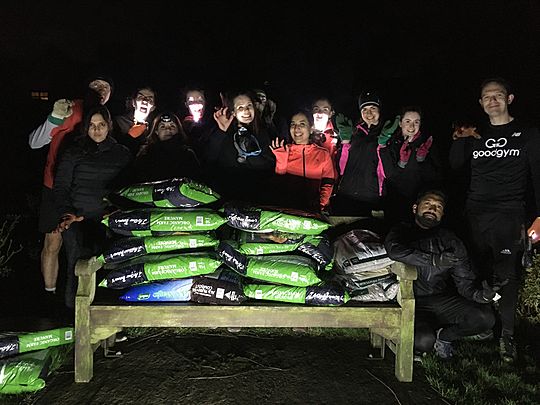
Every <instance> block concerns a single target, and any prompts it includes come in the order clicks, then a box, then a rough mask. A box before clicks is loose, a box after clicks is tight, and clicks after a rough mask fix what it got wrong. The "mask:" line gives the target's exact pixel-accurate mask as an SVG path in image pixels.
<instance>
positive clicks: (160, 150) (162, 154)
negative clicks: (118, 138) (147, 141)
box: [131, 137, 204, 183]
mask: <svg viewBox="0 0 540 405" xmlns="http://www.w3.org/2000/svg"><path fill="white" fill-rule="evenodd" d="M131 175H132V176H133V177H132V178H133V182H135V183H139V182H145V181H158V180H166V179H170V178H173V177H188V178H190V179H193V180H198V181H204V176H203V172H202V168H201V165H200V163H199V160H198V159H197V157H196V156H195V153H194V152H193V150H192V149H191V148H189V147H188V146H187V145H185V144H184V143H182V141H181V140H180V139H179V137H173V138H172V139H169V140H167V141H159V142H156V143H153V144H151V145H149V146H148V149H146V153H144V154H143V155H141V156H138V157H137V158H136V159H135V161H134V162H133V167H132V173H131Z"/></svg>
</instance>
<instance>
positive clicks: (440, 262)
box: [431, 252, 461, 267]
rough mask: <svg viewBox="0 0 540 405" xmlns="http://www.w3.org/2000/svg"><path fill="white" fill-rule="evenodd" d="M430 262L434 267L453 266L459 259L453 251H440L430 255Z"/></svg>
mask: <svg viewBox="0 0 540 405" xmlns="http://www.w3.org/2000/svg"><path fill="white" fill-rule="evenodd" d="M431 262H432V264H433V266H435V267H455V266H457V265H458V264H459V263H460V262H461V259H460V258H459V257H457V256H456V255H455V254H454V253H453V252H442V253H440V254H434V255H432V260H431Z"/></svg>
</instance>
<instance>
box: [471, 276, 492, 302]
mask: <svg viewBox="0 0 540 405" xmlns="http://www.w3.org/2000/svg"><path fill="white" fill-rule="evenodd" d="M493 298H495V290H494V289H493V288H491V287H490V285H489V284H488V282H487V280H484V281H482V289H481V290H477V291H476V292H475V293H474V294H473V300H474V301H475V302H478V303H479V304H488V303H490V302H491V301H493Z"/></svg>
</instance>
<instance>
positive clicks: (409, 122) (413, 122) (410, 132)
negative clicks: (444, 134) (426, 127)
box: [399, 111, 421, 141]
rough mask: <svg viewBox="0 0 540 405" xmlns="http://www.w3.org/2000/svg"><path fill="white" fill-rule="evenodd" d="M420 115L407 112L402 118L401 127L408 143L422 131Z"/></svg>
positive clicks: (414, 112)
mask: <svg viewBox="0 0 540 405" xmlns="http://www.w3.org/2000/svg"><path fill="white" fill-rule="evenodd" d="M420 124H421V119H420V114H419V113H417V112H416V111H407V112H406V113H405V114H403V117H401V121H400V122H399V126H400V127H401V133H402V134H403V137H404V138H405V140H406V141H410V140H411V139H412V138H413V137H414V136H415V135H416V134H417V133H418V131H420Z"/></svg>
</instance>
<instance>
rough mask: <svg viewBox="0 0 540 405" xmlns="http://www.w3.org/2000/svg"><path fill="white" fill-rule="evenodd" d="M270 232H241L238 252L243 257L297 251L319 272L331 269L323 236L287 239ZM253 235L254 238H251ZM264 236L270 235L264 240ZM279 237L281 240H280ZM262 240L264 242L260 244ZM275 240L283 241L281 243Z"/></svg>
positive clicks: (327, 243) (329, 254)
mask: <svg viewBox="0 0 540 405" xmlns="http://www.w3.org/2000/svg"><path fill="white" fill-rule="evenodd" d="M276 233H277V232H272V233H270V234H266V233H262V234H257V233H251V232H241V233H240V235H239V245H238V251H239V252H240V253H243V254H245V255H266V254H278V253H285V252H294V251H298V252H301V253H303V254H305V255H306V256H308V257H310V258H312V259H313V260H315V261H316V262H317V264H318V268H319V270H324V269H326V270H330V269H331V268H332V253H333V252H332V248H331V246H330V241H329V240H328V238H327V237H326V236H325V235H317V236H310V235H301V237H300V238H298V235H296V234H295V236H296V238H295V239H293V238H287V237H286V235H285V234H284V233H279V234H280V235H276ZM253 235H254V236H253ZM265 235H272V237H271V238H268V239H265V238H264V236H265ZM280 237H281V239H280ZM260 240H263V241H264V242H260ZM276 240H285V241H284V242H283V243H280V242H276Z"/></svg>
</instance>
